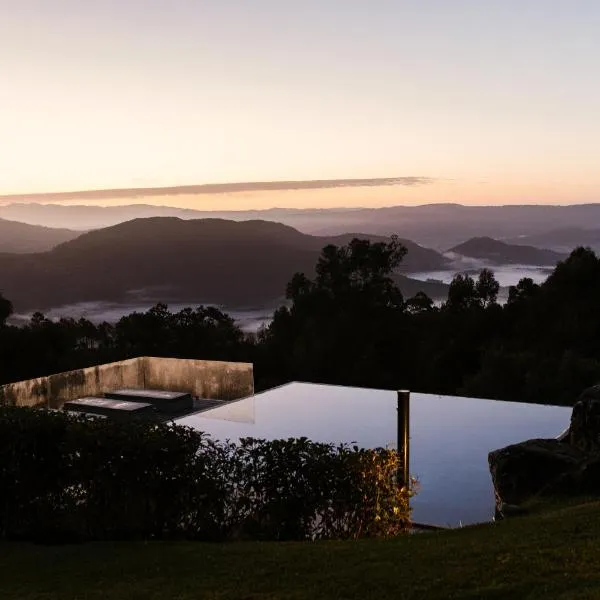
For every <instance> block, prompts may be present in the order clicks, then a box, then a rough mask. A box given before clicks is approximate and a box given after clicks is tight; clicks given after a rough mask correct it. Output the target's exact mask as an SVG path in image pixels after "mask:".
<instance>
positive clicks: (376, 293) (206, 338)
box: [0, 238, 600, 405]
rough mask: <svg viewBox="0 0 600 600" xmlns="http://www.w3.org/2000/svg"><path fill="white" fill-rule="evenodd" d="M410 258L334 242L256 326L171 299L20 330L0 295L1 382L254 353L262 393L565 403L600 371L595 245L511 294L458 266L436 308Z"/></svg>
mask: <svg viewBox="0 0 600 600" xmlns="http://www.w3.org/2000/svg"><path fill="white" fill-rule="evenodd" d="M405 254H406V249H405V248H404V247H403V246H402V244H401V243H400V242H399V241H398V239H397V238H392V240H391V241H389V242H369V241H367V240H360V239H354V240H353V241H352V242H350V243H349V244H348V245H345V246H334V245H329V246H326V247H325V248H324V249H323V251H322V252H321V255H320V257H319V259H318V262H317V265H316V269H315V276H314V277H312V278H310V277H308V276H307V275H306V274H303V273H296V274H295V275H293V277H292V278H291V280H290V281H289V283H288V285H287V289H286V298H287V304H286V305H285V306H282V307H281V308H279V309H278V310H277V311H276V312H275V313H274V315H273V320H272V322H271V324H270V325H269V326H268V327H264V328H262V329H261V330H260V331H259V332H258V333H257V334H245V333H244V332H242V331H241V330H240V328H239V327H238V326H237V325H236V323H235V321H234V320H233V319H232V318H231V317H230V316H229V315H227V314H225V313H223V312H222V311H220V310H218V309H216V308H213V307H205V306H200V307H198V308H195V309H193V308H187V309H185V310H182V311H179V312H171V311H169V309H168V307H167V306H166V305H165V304H158V305H156V306H155V307H153V308H152V309H150V310H149V311H147V312H144V313H138V312H134V313H132V314H130V315H127V316H125V317H123V318H121V319H120V320H119V321H118V322H117V323H114V324H110V323H101V324H94V323H92V322H90V321H89V320H87V319H79V320H75V319H66V318H63V319H60V320H58V321H52V320H50V319H48V318H46V317H45V316H44V315H42V314H40V313H36V314H35V315H34V316H33V317H32V318H31V320H30V321H29V322H28V323H26V324H25V325H23V326H14V325H9V324H7V320H8V318H9V316H10V314H11V311H12V306H11V304H10V302H9V300H8V299H5V298H3V297H2V296H1V295H0V384H3V383H8V382H11V381H18V380H21V379H28V378H32V377H38V376H43V375H48V374H51V373H56V372H60V371H67V370H71V369H75V368H81V367H85V366H90V365H93V364H98V363H104V362H111V361H116V360H122V359H125V358H130V357H134V356H140V355H153V356H165V357H178V358H202V359H213V360H233V361H249V362H253V363H254V365H255V376H256V387H257V389H265V388H268V387H271V386H274V385H278V384H282V383H285V382H288V381H293V380H302V381H312V382H319V383H330V384H341V385H355V386H365V387H376V388H385V389H395V388H409V389H412V390H415V391H420V392H430V393H439V394H459V395H470V396H476V397H485V398H498V399H504V400H515V401H527V402H539V403H552V404H567V405H568V404H572V403H573V402H574V401H575V399H576V397H577V395H578V394H579V393H580V391H581V390H582V389H583V388H585V387H587V386H589V385H592V384H595V383H597V382H598V381H599V380H600V309H599V308H598V299H599V298H600V259H599V258H598V257H597V256H596V254H595V253H594V252H593V251H592V250H590V249H588V248H577V249H575V250H574V251H573V252H572V253H571V254H570V256H569V257H568V258H567V259H566V260H564V261H562V262H560V263H558V265H557V266H556V268H555V269H554V271H553V272H552V274H551V275H550V276H549V277H548V279H547V280H546V281H545V282H544V283H542V284H536V283H534V282H533V281H532V280H531V279H529V278H524V279H522V280H521V281H520V282H519V283H518V285H516V286H511V287H510V289H509V296H508V300H507V301H506V302H505V303H504V304H501V303H499V302H498V292H499V285H498V282H497V280H496V279H495V277H494V274H493V273H492V272H491V271H490V270H488V269H484V270H483V271H482V272H481V273H480V274H479V276H478V277H477V278H473V277H470V276H468V275H463V274H457V275H456V276H455V277H454V279H453V281H452V282H451V284H450V287H449V292H448V298H447V300H446V301H445V302H444V303H442V304H441V305H439V306H436V304H435V303H434V302H433V301H432V300H431V298H429V297H428V296H426V295H425V294H423V293H419V294H417V295H415V296H413V297H410V298H404V297H403V295H402V293H401V291H400V289H399V288H398V287H397V285H396V284H395V283H394V280H393V277H392V275H393V273H394V271H395V270H396V269H397V267H398V266H399V265H400V263H401V261H402V259H403V258H404V256H405Z"/></svg>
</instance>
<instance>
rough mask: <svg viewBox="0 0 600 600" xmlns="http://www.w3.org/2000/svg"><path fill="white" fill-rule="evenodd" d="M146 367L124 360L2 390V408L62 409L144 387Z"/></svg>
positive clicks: (32, 380)
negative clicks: (72, 403)
mask: <svg viewBox="0 0 600 600" xmlns="http://www.w3.org/2000/svg"><path fill="white" fill-rule="evenodd" d="M142 367H143V363H141V362H140V360H139V359H137V358H133V359H131V360H123V361H120V362H116V363H108V364H105V365H98V366H95V367H89V368H87V369H77V370H75V371H67V372H66V373H57V374H55V375H50V376H48V377H39V378H37V379H30V380H28V381H18V382H16V383H9V384H8V385H4V386H2V387H0V404H10V405H15V406H45V407H48V408H60V407H61V406H62V405H63V404H64V403H65V402H67V401H68V400H75V399H76V398H82V397H84V396H99V395H102V394H103V393H104V392H108V391H110V390H114V389H116V388H120V387H131V388H142V387H144V372H143V368H142Z"/></svg>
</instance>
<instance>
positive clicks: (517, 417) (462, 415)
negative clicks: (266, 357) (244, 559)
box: [179, 383, 571, 526]
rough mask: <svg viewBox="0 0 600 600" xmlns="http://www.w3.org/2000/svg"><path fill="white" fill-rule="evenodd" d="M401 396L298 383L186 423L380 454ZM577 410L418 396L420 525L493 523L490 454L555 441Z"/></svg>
mask: <svg viewBox="0 0 600 600" xmlns="http://www.w3.org/2000/svg"><path fill="white" fill-rule="evenodd" d="M396 398H397V396H396V392H393V391H383V390H372V389H361V388H348V387H340V386H326V385H316V384H308V383H291V384H288V385H285V386H282V387H280V388H276V389H273V390H269V391H267V392H263V393H261V394H257V395H256V396H253V397H251V398H246V399H243V400H240V401H237V402H235V403H232V404H230V405H227V406H224V407H219V408H216V409H212V410H210V411H207V412H204V413H201V414H198V415H191V416H188V417H186V418H184V419H181V420H180V421H179V423H180V424H183V425H188V426H191V427H194V428H196V429H199V430H202V431H205V432H207V433H209V434H211V435H212V436H213V437H215V438H217V439H231V440H236V439H238V438H240V437H246V436H248V437H258V438H266V439H275V438H287V437H300V436H305V437H308V438H310V439H311V440H313V441H320V442H334V443H339V442H352V443H356V444H358V445H359V446H363V447H367V448H374V447H378V446H388V447H390V446H394V447H395V444H396ZM570 414H571V409H570V408H567V407H556V406H542V405H536V404H520V403H512V402H498V401H493V400H481V399H476V398H459V397H454V396H434V395H430V394H415V393H413V394H411V407H410V420H411V440H410V443H411V450H410V453H411V465H410V470H411V473H412V475H414V476H416V477H418V479H419V481H420V484H421V489H420V492H419V494H418V496H417V497H416V498H415V499H414V500H413V518H414V520H415V521H417V522H421V523H427V524H435V525H450V526H457V525H459V524H460V523H463V524H470V523H477V522H483V521H489V520H491V518H492V517H493V514H494V495H493V489H492V485H491V479H490V475H489V470H488V463H487V454H488V452H489V451H490V450H493V449H495V448H499V447H502V446H505V445H507V444H511V443H515V442H519V441H522V440H524V439H528V438H534V437H555V436H557V435H559V434H560V433H561V432H562V431H563V430H564V429H565V427H566V426H567V425H568V422H569V418H570Z"/></svg>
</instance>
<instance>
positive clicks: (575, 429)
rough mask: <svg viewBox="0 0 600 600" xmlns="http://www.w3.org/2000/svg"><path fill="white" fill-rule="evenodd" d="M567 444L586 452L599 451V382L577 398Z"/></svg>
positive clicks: (593, 452)
mask: <svg viewBox="0 0 600 600" xmlns="http://www.w3.org/2000/svg"><path fill="white" fill-rule="evenodd" d="M569 444H571V445H572V446H574V447H576V448H579V449H580V450H582V451H583V452H586V453H588V454H595V453H597V452H598V453H600V384H599V385H595V386H593V387H591V388H588V389H587V390H585V391H584V392H583V394H581V396H579V398H578V399H577V402H576V403H575V406H574V407H573V413H572V414H571V427H570V428H569Z"/></svg>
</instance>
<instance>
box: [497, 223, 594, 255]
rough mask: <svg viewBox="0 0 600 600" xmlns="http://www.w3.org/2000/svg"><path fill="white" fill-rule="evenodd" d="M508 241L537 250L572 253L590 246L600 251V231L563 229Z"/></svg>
mask: <svg viewBox="0 0 600 600" xmlns="http://www.w3.org/2000/svg"><path fill="white" fill-rule="evenodd" d="M507 241H508V242H510V243H514V244H529V245H531V246H535V247H537V248H551V249H553V250H556V251H558V252H570V251H571V250H572V249H573V248H575V247H577V246H589V247H590V248H592V249H594V250H596V251H600V229H586V228H583V227H562V228H559V229H553V230H551V231H545V232H542V233H535V234H531V235H524V236H520V237H516V238H512V239H509V240H507Z"/></svg>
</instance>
